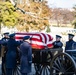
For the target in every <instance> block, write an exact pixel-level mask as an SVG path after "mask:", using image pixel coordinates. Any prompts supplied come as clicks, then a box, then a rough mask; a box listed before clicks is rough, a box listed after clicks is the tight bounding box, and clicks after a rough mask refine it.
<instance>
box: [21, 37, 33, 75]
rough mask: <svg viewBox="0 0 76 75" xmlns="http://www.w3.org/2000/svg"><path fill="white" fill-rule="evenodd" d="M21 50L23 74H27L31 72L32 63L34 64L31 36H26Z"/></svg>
mask: <svg viewBox="0 0 76 75" xmlns="http://www.w3.org/2000/svg"><path fill="white" fill-rule="evenodd" d="M20 52H21V59H20V65H21V67H20V68H21V74H22V75H27V74H28V73H30V72H31V64H32V47H31V45H30V36H25V37H24V38H23V43H22V44H21V45H20Z"/></svg>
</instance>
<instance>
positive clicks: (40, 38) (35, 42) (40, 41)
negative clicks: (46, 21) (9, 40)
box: [15, 33, 53, 50]
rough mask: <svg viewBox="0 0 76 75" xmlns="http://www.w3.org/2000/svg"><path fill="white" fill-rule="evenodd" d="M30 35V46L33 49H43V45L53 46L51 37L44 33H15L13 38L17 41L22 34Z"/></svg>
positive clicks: (21, 37)
mask: <svg viewBox="0 0 76 75" xmlns="http://www.w3.org/2000/svg"><path fill="white" fill-rule="evenodd" d="M27 35H29V36H30V37H31V39H30V40H31V46H32V48H33V49H40V50H41V49H44V48H45V47H48V48H52V47H53V37H52V36H51V35H49V34H45V33H16V35H15V38H16V40H17V41H20V40H22V39H23V37H24V36H27Z"/></svg>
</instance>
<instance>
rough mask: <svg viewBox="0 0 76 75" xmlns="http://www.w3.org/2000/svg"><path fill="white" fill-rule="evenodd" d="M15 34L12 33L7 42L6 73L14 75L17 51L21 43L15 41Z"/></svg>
mask: <svg viewBox="0 0 76 75" xmlns="http://www.w3.org/2000/svg"><path fill="white" fill-rule="evenodd" d="M14 36H15V34H11V35H10V39H9V41H8V42H7V48H8V51H7V54H6V75H12V72H13V70H14V69H15V67H16V56H17V54H16V51H17V47H18V46H19V43H18V42H17V41H15V38H14Z"/></svg>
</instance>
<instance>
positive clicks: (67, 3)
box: [47, 0, 76, 8]
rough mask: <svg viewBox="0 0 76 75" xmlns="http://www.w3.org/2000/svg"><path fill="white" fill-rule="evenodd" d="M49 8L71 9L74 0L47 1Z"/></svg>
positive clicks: (75, 2)
mask: <svg viewBox="0 0 76 75" xmlns="http://www.w3.org/2000/svg"><path fill="white" fill-rule="evenodd" d="M47 1H48V5H49V7H53V8H54V7H60V8H72V7H73V6H74V5H76V0H47Z"/></svg>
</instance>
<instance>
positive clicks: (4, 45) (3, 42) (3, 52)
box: [1, 32, 9, 75]
mask: <svg viewBox="0 0 76 75" xmlns="http://www.w3.org/2000/svg"><path fill="white" fill-rule="evenodd" d="M3 36H4V37H3V38H2V39H1V57H2V75H5V71H6V68H5V58H6V52H7V42H8V40H9V32H6V33H4V34H3Z"/></svg>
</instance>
